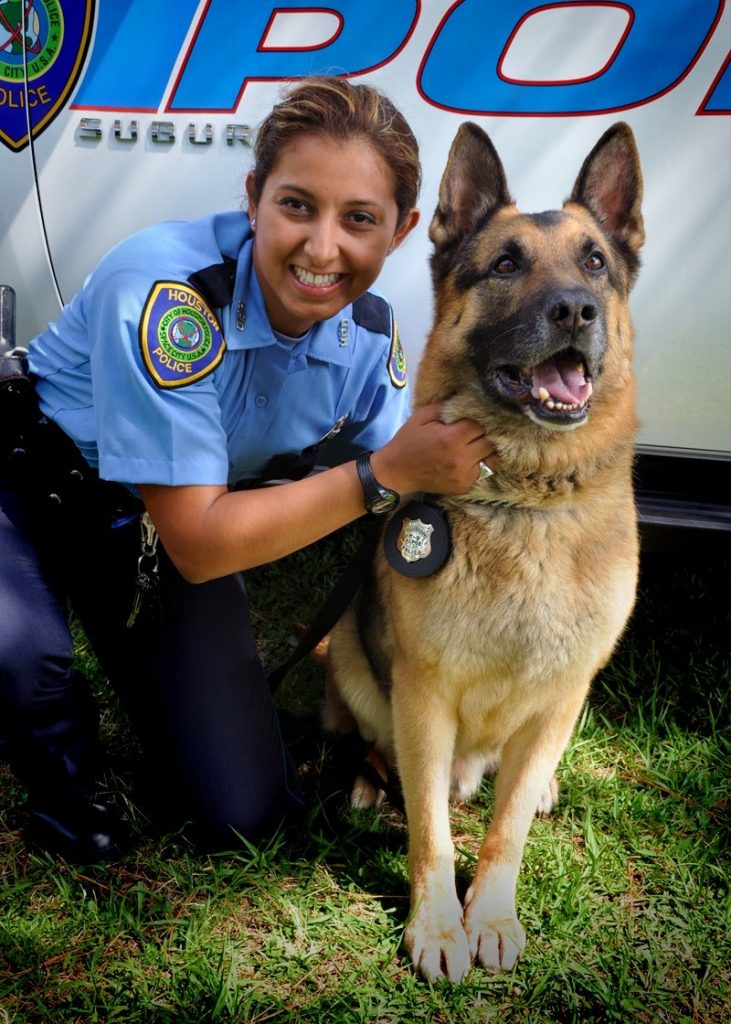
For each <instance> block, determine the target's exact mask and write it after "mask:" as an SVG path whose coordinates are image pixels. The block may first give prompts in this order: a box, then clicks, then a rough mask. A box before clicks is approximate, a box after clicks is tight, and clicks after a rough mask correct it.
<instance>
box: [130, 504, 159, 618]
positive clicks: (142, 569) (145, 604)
mask: <svg viewBox="0 0 731 1024" xmlns="http://www.w3.org/2000/svg"><path fill="white" fill-rule="evenodd" d="M140 533H141V554H140V557H139V558H138V560H137V576H136V578H135V596H134V601H133V603H132V611H131V612H130V613H129V618H128V619H127V629H132V627H133V626H134V624H135V622H136V621H137V619H138V616H139V615H140V612H143V616H144V618H145V619H147V620H148V621H151V622H154V621H157V620H158V619H159V614H160V593H159V587H160V572H159V565H158V560H157V543H158V536H157V531H156V529H155V527H154V526H153V523H152V520H151V519H150V516H149V513H148V512H143V513H142V516H141V517H140Z"/></svg>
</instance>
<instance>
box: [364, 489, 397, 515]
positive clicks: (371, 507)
mask: <svg viewBox="0 0 731 1024" xmlns="http://www.w3.org/2000/svg"><path fill="white" fill-rule="evenodd" d="M398 502H399V499H398V495H396V494H393V493H390V494H389V493H388V492H384V493H382V494H381V495H380V496H379V497H378V498H374V499H373V501H369V502H368V511H369V512H372V513H373V515H374V516H382V515H385V514H386V512H391V511H393V509H395V508H396V506H397V505H398Z"/></svg>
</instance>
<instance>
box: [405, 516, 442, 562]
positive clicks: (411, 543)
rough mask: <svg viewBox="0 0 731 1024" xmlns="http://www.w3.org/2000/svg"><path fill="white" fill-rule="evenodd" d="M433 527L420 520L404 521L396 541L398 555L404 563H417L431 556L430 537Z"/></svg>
mask: <svg viewBox="0 0 731 1024" xmlns="http://www.w3.org/2000/svg"><path fill="white" fill-rule="evenodd" d="M433 533H434V527H433V526H431V525H430V524H429V523H422V521H421V519H404V521H403V525H402V527H401V533H400V534H399V537H398V540H397V541H396V547H397V549H398V551H399V554H400V555H401V557H402V558H403V560H404V561H405V562H418V561H420V560H421V559H422V558H427V557H428V556H429V555H430V554H431V539H430V538H431V535H432V534H433Z"/></svg>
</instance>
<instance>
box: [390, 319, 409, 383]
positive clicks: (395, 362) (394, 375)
mask: <svg viewBox="0 0 731 1024" xmlns="http://www.w3.org/2000/svg"><path fill="white" fill-rule="evenodd" d="M388 375H389V377H390V378H391V383H392V384H393V386H394V387H396V388H403V387H405V386H406V356H405V355H404V350H403V348H402V347H401V338H400V337H399V332H398V324H397V323H396V321H395V320H394V321H393V335H392V337H391V351H390V352H389V353H388Z"/></svg>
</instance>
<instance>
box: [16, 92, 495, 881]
mask: <svg viewBox="0 0 731 1024" xmlns="http://www.w3.org/2000/svg"><path fill="white" fill-rule="evenodd" d="M255 156H256V164H255V167H254V169H253V170H252V171H251V173H250V174H249V175H248V177H247V179H246V187H247V194H248V215H247V214H246V213H243V212H241V211H234V212H226V213H214V214H210V215H209V216H206V217H203V218H201V219H199V220H196V221H192V222H180V221H176V222H166V223H163V224H158V225H154V226H152V227H149V228H146V229H145V230H143V231H141V232H139V233H137V234H136V235H132V236H131V237H129V238H127V239H126V240H125V241H123V242H121V243H120V244H119V245H117V246H116V248H114V249H113V250H112V251H111V252H109V253H108V254H107V256H106V257H105V258H104V259H103V260H102V261H101V262H100V264H99V265H98V266H97V267H96V268H95V269H94V270H92V272H91V274H90V275H89V276H88V279H87V281H86V283H85V284H84V286H83V288H82V290H81V291H80V292H79V293H78V294H77V295H76V296H75V297H74V298H73V299H72V301H71V302H70V303H69V304H68V306H67V307H66V308H65V310H64V312H63V314H62V316H61V317H60V319H59V320H58V321H57V322H56V323H54V324H52V325H50V326H49V327H48V329H47V330H45V331H43V332H42V333H41V334H39V335H38V336H37V337H36V338H34V339H33V340H32V341H31V343H30V345H29V366H30V371H31V379H32V382H33V385H34V397H35V398H36V399H37V404H36V405H34V406H33V408H31V409H30V410H29V415H28V420H27V423H25V424H23V425H21V426H20V427H19V433H18V436H14V437H12V438H10V439H9V442H10V444H9V448H8V451H10V452H13V451H15V452H16V453H17V451H21V450H22V451H24V452H26V454H27V458H28V462H27V463H26V464H27V465H29V466H31V467H32V469H31V472H26V473H24V474H21V475H19V474H18V473H17V472H16V469H17V459H16V461H15V463H13V464H12V465H11V464H10V463H9V462H8V463H6V462H5V460H4V455H3V452H2V450H0V549H1V550H2V552H3V558H2V560H1V561H0V606H1V607H2V608H3V610H4V612H5V614H4V615H3V616H0V664H2V666H3V672H2V673H0V706H1V707H2V709H3V717H2V730H3V732H4V735H0V747H2V749H3V750H4V752H5V753H6V754H7V756H8V759H9V760H10V763H11V765H12V767H13V769H14V771H15V773H16V775H17V776H18V777H19V778H20V779H21V780H22V781H23V782H24V783H25V785H26V786H27V788H28V791H29V798H30V799H29V809H30V834H31V836H32V838H33V840H34V841H35V842H37V843H39V844H40V845H42V846H43V847H45V848H48V849H53V850H57V851H60V852H62V853H63V854H64V855H65V856H66V857H68V858H72V859H74V860H80V861H84V860H87V861H88V860H95V859H98V858H100V857H110V856H112V855H114V854H115V853H116V852H117V850H118V846H119V836H120V826H119V823H118V822H117V821H116V818H115V816H114V814H113V813H112V810H111V808H110V807H109V806H108V805H107V804H106V803H103V802H101V801H100V800H99V799H98V797H97V796H96V792H95V779H96V778H97V773H98V770H99V764H98V759H97V751H96V709H95V708H94V706H93V704H92V702H91V699H90V697H89V694H88V692H87V689H86V687H85V684H84V681H83V680H82V679H80V678H79V676H78V675H77V674H76V673H75V671H74V668H73V665H72V642H71V637H70V635H69V631H68V626H67V621H66V599H67V598H69V599H70V602H71V605H72V608H73V610H74V611H75V613H76V615H77V617H78V618H79V620H80V621H81V623H82V625H83V627H84V629H85V632H86V634H87V636H88V638H89V640H90V642H91V644H92V647H93V648H94V651H95V653H96V654H97V656H98V658H99V661H100V662H101V664H102V667H103V669H104V671H105V672H106V673H107V674H108V676H109V678H110V680H111V682H112V683H113V684H114V686H115V687H116V688H117V690H118V691H119V693H120V695H121V697H122V698H123V700H124V702H125V704H126V707H127V709H128V711H129V713H130V716H131V718H132V721H133V724H134V725H135V727H136V729H137V731H138V732H139V734H140V738H141V740H142V744H143V749H144V752H145V766H146V772H145V774H146V778H147V779H148V782H149V786H150V792H151V796H152V798H153V804H152V806H153V807H157V809H158V813H159V815H160V817H161V818H162V819H163V820H165V821H166V822H171V823H173V824H175V825H179V824H180V823H181V822H183V821H188V822H191V823H192V824H193V826H194V830H195V834H196V835H197V836H198V837H199V838H200V839H202V840H203V841H204V842H205V843H206V844H214V845H219V844H230V842H231V841H232V840H231V835H232V833H231V829H232V828H233V829H235V830H236V831H237V832H238V833H239V834H240V835H244V836H246V837H250V836H255V835H257V834H259V833H261V832H262V831H264V830H266V829H268V828H271V827H272V826H273V825H274V824H276V823H277V822H278V821H279V820H281V819H282V818H283V817H284V816H286V815H288V814H291V813H294V812H296V811H298V810H299V809H300V808H301V803H302V801H301V796H300V790H299V784H298V780H297V776H296V772H295V771H294V770H293V767H292V764H291V761H290V759H289V757H288V755H287V753H286V751H285V749H284V746H283V743H282V737H281V735H280V731H279V725H278V721H277V716H276V712H275V709H274V705H273V703H272V700H271V697H270V694H269V690H268V686H267V681H266V678H265V676H264V672H263V669H262V665H261V662H260V660H259V656H258V653H257V651H256V648H255V645H254V640H253V635H252V631H251V627H250V620H249V606H248V600H247V596H246V589H245V585H244V580H243V576H242V574H241V571H242V570H244V569H247V568H250V567H251V566H253V565H258V564H262V563H266V562H269V561H273V560H274V559H277V558H280V557H282V556H283V555H286V554H289V553H290V552H293V551H296V550H299V549H300V548H303V547H305V546H306V545H308V544H311V543H312V542H314V541H316V540H318V539H319V538H321V537H324V536H325V535H327V534H329V533H331V532H332V531H334V530H337V529H338V528H340V527H342V526H344V525H345V524H347V523H350V522H352V521H353V520H355V519H358V518H359V517H360V516H362V515H364V514H365V512H367V511H368V512H371V513H374V514H377V513H381V514H382V513H385V512H388V511H389V510H393V508H394V507H395V506H396V504H397V503H398V501H399V495H400V494H406V493H410V492H418V491H425V490H434V489H436V490H438V491H440V492H441V493H444V494H456V493H464V492H465V491H467V490H468V489H469V488H470V487H471V486H472V485H473V484H474V481H475V480H476V479H477V477H478V474H479V473H480V471H481V465H482V464H483V463H485V462H486V461H489V460H491V459H492V460H493V461H494V457H493V449H492V446H491V444H490V443H489V441H488V440H487V439H486V438H485V437H484V433H483V430H482V429H481V428H480V427H479V426H477V425H476V424H475V423H473V422H471V421H469V420H459V421H457V422H454V423H450V424H445V423H442V422H441V419H440V411H441V410H440V406H439V405H430V406H426V407H424V408H422V409H420V410H419V411H418V412H417V413H415V414H414V415H413V416H411V417H410V416H409V389H408V384H407V379H406V370H405V364H404V359H403V352H402V349H401V345H400V341H399V337H398V331H397V328H396V323H395V318H394V315H393V311H392V309H391V307H390V305H389V303H388V302H387V301H386V299H384V298H383V297H382V296H380V295H378V294H376V293H375V292H373V291H372V290H371V288H372V285H373V283H374V281H375V280H376V277H377V276H378V274H379V273H380V271H381V269H382V267H383V265H384V262H385V261H386V258H387V256H388V254H389V253H390V252H392V251H393V250H394V249H395V248H396V247H397V246H398V245H400V244H401V243H402V242H403V240H404V239H405V238H406V237H407V236H408V234H409V232H410V231H411V230H412V228H413V227H414V225H415V224H416V223H417V220H418V216H419V214H418V211H417V209H416V206H415V204H416V198H417V193H418V189H419V184H420V167H419V157H418V147H417V144H416V140H415V138H414V136H413V133H412V132H411V129H410V128H409V126H408V124H407V123H406V121H405V120H404V118H403V117H402V116H401V114H400V113H399V112H398V111H397V110H396V109H395V107H394V106H393V104H392V103H391V102H390V101H389V100H388V99H387V98H386V97H385V96H383V95H382V94H381V93H379V92H378V91H376V90H375V89H373V88H370V87H368V86H365V85H352V84H351V83H350V82H348V81H345V80H342V79H334V78H333V79H330V78H325V79H323V78H313V79H307V80H304V81H303V82H301V83H299V84H298V85H295V86H294V87H293V88H292V89H291V90H290V91H289V92H288V93H287V95H286V96H285V97H284V98H283V100H282V102H281V103H280V104H279V105H278V106H277V107H275V108H274V110H273V111H272V113H271V115H270V116H269V117H268V118H267V119H266V120H265V121H264V123H263V124H262V126H261V128H260V131H259V133H258V136H257V142H256V147H255ZM335 434H338V435H339V436H338V437H337V442H336V445H337V448H336V449H335V447H334V446H332V450H329V451H327V450H323V449H324V444H325V442H326V441H328V440H329V439H331V438H332V437H334V435H335ZM315 463H319V464H324V465H328V466H330V467H331V468H329V469H327V470H326V471H323V472H319V473H309V472H308V471H309V470H311V469H312V467H313V465H314V464H315ZM13 467H15V468H13ZM272 479H277V480H279V481H281V480H283V479H284V480H288V481H290V482H288V483H284V484H283V485H282V486H281V487H264V486H261V485H262V484H263V483H266V482H269V481H271V480H272ZM26 608H33V615H32V616H31V615H27V614H25V612H24V609H26Z"/></svg>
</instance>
